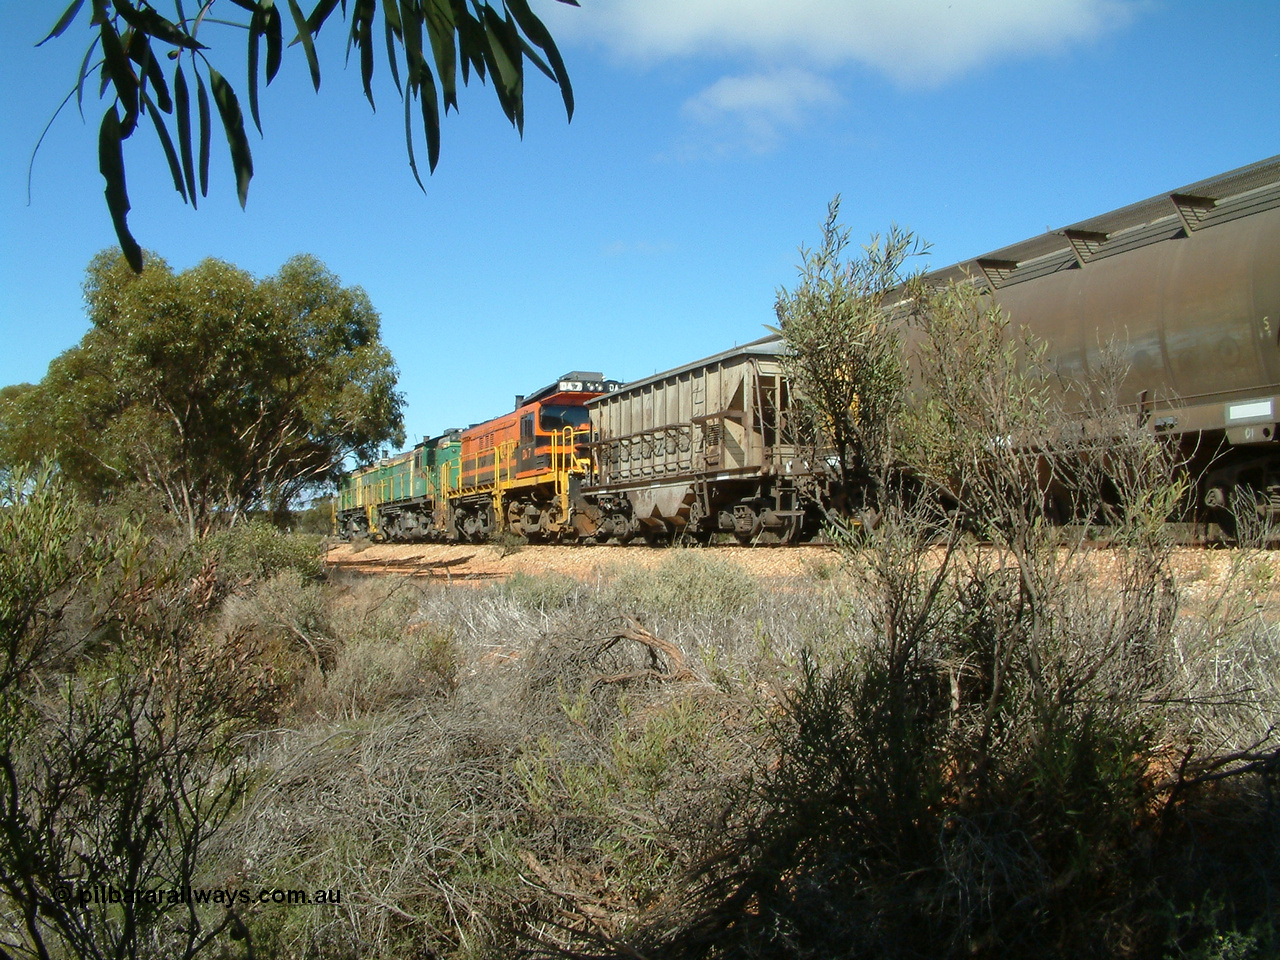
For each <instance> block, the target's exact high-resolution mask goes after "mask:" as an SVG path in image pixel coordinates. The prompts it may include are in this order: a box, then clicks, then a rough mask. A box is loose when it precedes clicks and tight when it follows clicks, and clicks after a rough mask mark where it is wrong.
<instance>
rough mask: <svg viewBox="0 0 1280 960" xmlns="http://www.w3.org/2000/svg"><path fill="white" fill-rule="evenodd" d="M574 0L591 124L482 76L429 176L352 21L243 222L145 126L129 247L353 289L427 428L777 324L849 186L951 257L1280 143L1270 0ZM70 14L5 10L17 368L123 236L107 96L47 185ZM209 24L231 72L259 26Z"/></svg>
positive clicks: (855, 208)
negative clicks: (509, 92) (105, 151)
mask: <svg viewBox="0 0 1280 960" xmlns="http://www.w3.org/2000/svg"><path fill="white" fill-rule="evenodd" d="M582 3H583V7H582V9H580V10H574V9H571V8H567V7H562V6H561V5H559V4H555V3H553V2H550V0H544V2H541V3H535V8H536V9H538V10H539V11H540V12H542V13H543V14H544V15H545V17H546V19H547V22H548V24H549V25H550V26H551V28H552V31H553V33H554V34H555V35H556V36H557V38H558V39H559V41H560V44H561V50H562V53H563V54H564V57H565V60H566V63H567V66H568V69H569V72H570V75H571V76H572V78H573V84H574V90H575V93H576V96H577V112H576V114H575V116H574V119H573V121H572V123H566V122H565V117H564V112H563V109H562V108H561V106H560V103H559V96H558V93H557V91H556V89H555V88H554V87H553V86H552V84H551V83H550V82H549V81H545V80H544V79H543V78H542V77H541V76H540V75H537V74H536V73H532V72H531V74H530V76H529V77H528V81H527V112H526V124H525V135H524V138H523V140H521V139H520V138H518V137H517V135H516V133H515V132H514V131H513V130H512V129H511V127H510V126H509V125H508V124H507V123H506V121H505V120H504V118H503V117H502V115H501V112H500V111H499V109H498V106H497V101H496V99H495V98H494V97H493V94H492V91H491V90H490V89H489V88H487V87H480V86H478V85H476V84H475V83H474V82H473V84H472V88H471V89H469V90H467V91H465V92H464V95H463V97H462V109H461V112H460V113H458V114H456V115H451V116H450V117H448V118H447V119H446V121H445V124H444V131H443V147H442V154H441V160H440V165H439V167H438V168H437V170H436V173H435V175H434V176H432V177H431V178H430V179H427V180H426V193H425V194H424V193H423V192H421V191H420V190H419V189H418V187H417V185H416V184H415V183H414V181H413V178H412V176H411V174H410V173H409V170H408V166H407V161H406V157H405V152H404V141H403V126H402V122H403V121H402V113H401V109H400V104H399V101H398V98H397V95H396V93H395V89H394V87H393V86H392V85H391V82H390V79H389V77H388V76H387V75H386V73H385V70H383V71H382V72H380V73H379V74H378V75H377V76H376V77H375V93H376V94H377V100H378V105H379V111H378V113H377V114H376V115H375V114H373V113H372V112H371V111H370V109H369V107H368V104H367V103H366V101H365V100H364V99H363V96H362V94H361V92H360V89H359V75H358V71H357V70H356V69H355V68H354V67H353V68H352V69H349V70H344V69H343V64H342V52H343V51H342V46H341V43H340V42H339V41H340V39H341V38H340V37H339V36H338V34H339V33H340V32H341V27H340V26H339V25H337V24H334V25H333V26H332V27H330V28H328V30H327V31H326V34H325V35H323V36H322V38H321V39H322V41H324V42H322V44H321V66H322V70H323V82H322V85H321V90H320V94H319V95H318V96H317V95H315V94H313V93H312V92H311V89H310V83H309V80H308V77H307V71H306V66H305V63H304V61H303V59H302V57H301V56H300V50H298V49H297V48H294V49H292V50H287V51H286V59H285V64H284V67H283V68H282V70H281V73H280V75H279V76H278V77H277V78H276V80H275V82H274V83H273V84H272V85H271V86H270V87H269V88H266V89H265V90H264V91H263V94H262V120H263V129H264V132H265V136H264V138H262V139H259V138H258V136H257V133H256V132H255V131H251V139H252V146H253V150H254V163H255V176H254V179H253V183H252V187H251V189H250V193H249V203H248V208H247V210H245V211H241V210H240V208H239V205H238V203H237V202H236V198H235V191H234V183H233V179H232V174H231V169H230V164H229V163H228V162H227V156H226V150H225V147H224V146H223V145H222V144H221V143H218V142H215V150H214V156H213V161H214V162H213V170H212V173H211V180H212V183H211V187H210V194H209V197H208V198H207V199H206V200H204V201H202V203H201V205H200V209H199V211H198V212H197V211H193V210H191V208H189V207H186V206H184V205H183V204H182V202H181V200H180V198H179V197H178V196H177V194H175V193H174V192H173V190H172V187H171V185H170V182H169V177H168V173H167V170H166V169H165V168H164V166H163V161H162V158H161V157H160V153H159V148H158V147H157V146H156V145H155V140H154V136H152V135H151V134H150V132H149V131H146V130H143V131H140V132H139V134H138V135H135V137H134V138H133V139H132V140H131V141H129V142H128V143H126V159H127V162H128V165H129V189H130V195H131V199H132V201H133V212H132V214H131V218H130V222H131V225H132V227H133V230H134V233H135V235H136V236H137V237H138V238H139V240H140V241H141V242H142V243H143V245H144V246H146V247H148V248H150V249H153V250H155V251H157V252H158V253H160V254H161V255H162V256H164V257H165V258H166V259H167V260H168V261H169V262H170V264H171V265H173V266H174V267H175V268H179V269H182V268H185V267H188V266H191V265H192V264H194V263H196V262H198V261H199V260H201V259H202V258H204V257H209V256H213V257H219V258H222V259H225V260H228V261H230V262H232V263H235V264H237V265H239V266H241V267H243V268H245V269H247V270H249V271H251V272H253V273H255V274H258V275H266V274H269V273H272V272H274V271H275V270H276V269H277V268H278V267H279V266H280V264H281V263H283V262H284V261H285V260H286V259H287V258H288V257H290V256H291V255H293V254H295V253H300V252H308V253H313V254H315V255H316V256H318V257H319V258H320V259H321V260H323V261H324V262H325V263H326V264H327V265H328V266H329V268H330V269H331V270H333V271H334V272H335V273H337V274H338V275H339V276H340V277H341V278H342V280H343V282H344V283H346V284H351V285H355V284H358V285H360V286H363V287H364V288H365V289H366V290H367V291H368V293H369V295H370V297H371V298H372V300H373V303H374V305H375V306H376V307H377V308H378V310H379V311H380V313H381V315H382V322H383V337H384V340H385V341H386V342H387V343H388V345H389V346H390V347H391V349H392V351H393V352H394V354H395V357H396V360H397V362H398V364H399V367H400V389H401V390H403V391H404V393H405V396H406V409H405V419H406V427H407V430H408V433H409V435H410V437H415V436H421V435H426V434H435V433H438V432H439V431H441V430H442V429H444V428H446V427H450V426H456V425H465V424H467V423H470V422H474V421H478V420H482V419H485V418H487V417H489V416H493V415H496V414H498V413H501V412H503V411H505V410H506V409H508V408H509V407H510V404H511V401H512V397H513V395H514V394H517V393H528V392H531V391H532V390H534V389H536V388H538V387H539V386H542V385H544V384H545V383H547V382H549V381H551V380H553V379H555V378H556V377H557V376H558V375H559V374H561V373H563V372H565V371H567V370H571V369H585V370H601V371H603V372H604V373H605V375H606V376H609V377H613V378H616V379H621V380H630V379H636V378H638V377H642V376H647V375H649V374H651V373H653V372H655V371H657V370H661V369H666V368H668V367H672V366H676V365H678V364H681V363H684V362H686V361H688V360H692V359H695V358H697V357H700V356H704V355H706V354H710V353H713V352H716V351H718V350H721V349H724V348H727V347H729V346H732V345H733V344H734V343H742V342H745V341H748V340H752V339H755V338H756V337H758V336H761V335H762V334H763V333H764V329H763V325H764V324H767V323H770V322H772V320H773V302H774V296H775V292H776V291H777V289H778V288H779V287H780V286H786V285H790V284H791V283H792V282H793V281H794V279H795V276H796V267H795V265H796V263H797V260H798V255H797V247H798V246H799V245H800V244H802V243H813V242H815V240H816V239H817V235H818V230H819V226H820V224H821V221H822V218H823V215H824V213H825V208H826V204H827V201H828V200H830V199H831V197H832V196H834V195H835V194H837V193H839V194H841V195H842V196H843V208H842V210H843V219H844V222H845V223H846V224H847V225H848V226H849V227H850V228H851V229H852V231H853V235H854V237H855V239H859V240H862V239H865V238H866V237H868V236H869V235H870V234H872V233H874V232H878V231H884V230H885V229H886V228H887V227H888V226H889V224H890V223H893V222H897V223H899V224H903V225H906V226H908V227H910V228H911V229H913V230H915V231H916V232H917V233H918V234H919V235H921V236H922V237H923V238H925V239H926V240H928V241H930V242H931V243H932V244H933V253H932V263H933V264H934V265H935V266H943V265H946V264H948V263H952V262H954V261H957V260H960V259H964V258H966V257H970V256H976V255H978V254H981V253H985V252H987V251H990V250H993V249H996V248H998V247H1001V246H1004V245H1006V244H1009V243H1013V242H1016V241H1019V240H1023V239H1026V238H1028V237H1031V236H1033V235H1035V234H1037V233H1040V232H1043V231H1044V230H1046V229H1050V228H1058V227H1061V226H1064V225H1066V224H1069V223H1073V222H1075V221H1078V220H1083V219H1085V218H1087V217H1090V216H1093V215H1096V214H1100V213H1104V212H1106V211H1108V210H1111V209H1113V208H1115V207H1118V206H1123V205H1125V204H1127V203H1131V202H1134V201H1137V200H1141V199H1145V198H1146V197H1148V196H1152V195H1154V194H1157V193H1160V192H1163V191H1167V190H1172V189H1174V188H1176V187H1180V186H1183V185H1185V184H1187V183H1191V182H1193V181H1196V180H1199V179H1202V178H1205V177H1209V176H1212V175H1214V174H1218V173H1222V172H1224V171H1226V170H1229V169H1231V168H1234V167H1238V166H1242V165H1244V164H1247V163H1251V162H1254V161H1256V160H1261V159H1263V158H1266V157H1270V156H1273V155H1275V154H1277V153H1280V3H1276V2H1275V0H1258V2H1244V0H1241V2H1227V0H1220V2H1212V3H1210V2H1199V3H1194V2H1189V0H1186V2H1175V0H970V2H964V0H951V2H947V0H582ZM223 5H225V6H227V8H228V11H231V12H234V8H233V7H232V5H231V4H230V3H224V4H219V8H221V7H222V6H223ZM63 6H64V4H63V3H62V2H61V0H59V2H55V3H48V4H43V3H42V4H31V3H24V4H15V5H14V8H13V9H12V10H8V11H6V12H7V13H8V17H7V18H6V29H5V30H4V31H3V33H2V34H0V93H2V94H3V102H4V103H5V104H6V108H7V109H6V123H5V133H4V136H3V139H2V140H0V204H2V206H0V344H3V346H0V384H7V383H15V382H21V381H34V380H38V379H39V378H40V377H41V376H42V375H43V374H44V370H45V367H46V366H47V364H48V362H49V361H50V360H51V359H52V358H53V357H54V356H56V355H57V354H58V353H59V352H61V351H62V350H65V349H67V348H68V347H70V346H72V345H73V344H75V342H76V341H77V340H78V339H79V338H80V337H81V336H82V335H83V333H84V331H85V329H86V328H87V321H86V319H85V316H84V311H83V304H82V300H81V294H80V284H81V281H82V279H83V273H84V268H85V266H86V265H87V263H88V262H89V260H90V258H91V257H92V256H93V255H94V253H96V252H97V251H98V250H100V249H102V248H104V247H107V246H110V245H111V244H112V243H113V242H114V236H113V234H112V231H111V224H110V220H109V217H108V215H107V212H106V208H105V204H104V203H103V200H102V180H101V178H100V176H99V175H98V172H97V156H96V130H97V121H98V118H99V117H100V116H101V105H100V104H99V102H98V101H97V100H96V99H95V98H94V97H93V94H92V93H88V94H87V95H86V118H87V122H83V123H82V122H81V120H80V118H79V116H78V115H77V114H76V112H75V111H74V109H71V110H68V111H66V112H64V114H63V115H62V116H61V117H60V118H59V119H58V120H57V122H56V123H55V124H54V126H53V128H52V130H51V132H50V134H49V136H48V137H47V138H46V140H45V143H44V145H43V146H42V148H41V150H40V153H39V154H38V156H37V158H36V162H35V167H34V173H33V177H32V181H31V194H32V195H31V201H30V204H28V202H27V164H28V159H29V157H30V154H31V150H32V148H33V147H34V145H35V143H36V141H37V139H38V138H39V136H40V131H41V129H42V128H43V126H44V124H45V122H46V121H47V120H48V118H49V116H50V115H51V113H52V112H53V110H54V108H55V107H56V106H57V104H58V102H59V101H60V100H61V99H62V97H63V95H64V94H65V93H66V91H67V90H68V89H70V87H71V85H72V84H73V82H74V77H75V73H76V71H77V68H78V66H79V63H80V58H81V56H82V55H83V52H84V48H85V46H86V45H87V42H88V30H87V20H86V19H82V20H81V21H80V24H79V26H78V28H73V29H72V30H71V31H69V32H68V33H67V34H65V35H64V36H63V37H62V38H60V39H59V40H57V41H54V42H51V43H50V44H47V45H45V46H44V47H41V48H39V49H36V48H35V47H34V44H35V43H36V41H38V40H39V39H40V38H41V37H43V36H44V34H45V33H46V32H47V31H48V29H49V28H50V26H51V25H52V23H53V21H54V20H55V19H56V18H57V15H58V13H59V12H60V11H61V8H62V7H63ZM161 9H164V6H163V5H162V6H161ZM82 18H83V14H82ZM335 27H336V28H337V29H335ZM207 36H208V37H209V38H211V39H212V38H214V37H215V35H214V34H212V33H210V34H208V35H207ZM216 42H217V47H215V50H218V49H221V50H225V51H226V53H224V54H221V56H223V57H225V58H226V60H227V62H228V63H230V64H234V66H233V67H229V68H228V69H227V70H225V71H224V72H225V73H227V75H228V77H229V78H230V79H231V80H232V82H233V83H234V84H236V85H237V88H242V87H243V79H242V77H243V68H242V66H240V63H242V61H241V60H239V59H238V58H239V56H240V50H239V48H240V47H241V46H242V45H243V39H242V35H237V34H234V33H230V32H228V33H225V34H223V35H219V36H217V37H216ZM419 154H420V156H421V155H423V154H425V148H423V147H422V146H421V144H420V145H419Z"/></svg>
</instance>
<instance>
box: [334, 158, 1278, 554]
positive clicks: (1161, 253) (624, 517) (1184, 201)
mask: <svg viewBox="0 0 1280 960" xmlns="http://www.w3.org/2000/svg"><path fill="white" fill-rule="evenodd" d="M927 279H929V280H931V281H933V282H936V283H946V282H951V281H955V282H967V283H974V284H977V285H979V286H981V287H982V288H983V289H985V290H986V291H988V292H989V293H990V294H991V295H992V296H993V297H994V298H995V300H996V301H997V302H998V303H999V304H1000V306H1001V307H1002V308H1003V309H1004V310H1005V311H1006V312H1007V313H1008V314H1009V316H1010V318H1011V320H1012V322H1013V323H1014V324H1015V325H1018V326H1022V327H1026V328H1028V329H1029V330H1030V331H1031V332H1032V334H1034V335H1035V336H1036V337H1037V338H1039V339H1041V340H1043V341H1045V342H1046V343H1047V344H1048V345H1049V353H1050V355H1051V357H1052V359H1053V361H1054V362H1055V363H1056V365H1057V368H1058V369H1059V370H1060V371H1061V372H1062V373H1063V374H1064V375H1066V376H1068V377H1072V378H1077V379H1088V378H1089V377H1090V376H1091V375H1092V374H1093V373H1094V372H1095V371H1097V370H1098V365H1099V363H1100V362H1101V355H1102V352H1103V350H1104V349H1106V348H1108V345H1109V344H1111V345H1119V346H1120V348H1121V349H1123V350H1125V351H1126V353H1127V359H1128V365H1129V374H1128V378H1127V380H1126V382H1125V385H1124V390H1125V391H1126V393H1127V397H1126V398H1125V399H1127V400H1128V402H1130V403H1131V404H1132V405H1133V408H1134V410H1135V413H1136V415H1138V416H1139V417H1140V418H1141V419H1142V422H1144V423H1146V424H1147V425H1148V426H1149V428H1150V429H1152V430H1153V431H1155V432H1157V433H1159V434H1161V435H1164V436H1167V437H1169V438H1170V442H1175V443H1179V444H1180V445H1181V446H1182V447H1183V449H1184V450H1185V451H1186V453H1187V459H1188V461H1189V464H1190V468H1191V471H1192V476H1193V477H1194V478H1195V479H1196V484H1197V487H1196V489H1197V504H1196V506H1197V508H1198V509H1202V510H1203V511H1204V512H1205V513H1206V515H1207V514H1210V513H1213V512H1215V511H1216V512H1217V513H1218V514H1221V513H1222V512H1223V511H1225V510H1226V509H1227V508H1228V507H1229V506H1230V505H1232V504H1236V503H1238V500H1237V499H1236V492H1237V491H1239V490H1247V491H1249V493H1250V495H1251V496H1252V497H1253V499H1254V504H1255V506H1256V509H1257V511H1258V512H1259V513H1260V514H1263V515H1268V516H1271V515H1277V516H1280V433H1278V430H1280V157H1274V158H1272V159H1270V160H1265V161H1262V162H1260V163H1256V164H1252V165H1251V166H1248V167H1243V168H1241V169H1239V170H1233V171H1231V172H1229V173H1226V174H1223V175H1221V176H1218V177H1213V178H1211V179H1208V180H1203V181H1200V182H1199V183H1195V184H1191V185H1189V186H1187V187H1183V188H1181V189H1180V190H1177V191H1174V192H1172V193H1168V194H1162V195H1160V196H1157V197H1153V198H1151V199H1149V200H1145V201H1142V202H1141V203H1137V204H1133V205H1131V206H1128V207H1124V208H1122V209H1120V210H1116V211H1113V212H1111V213H1108V214H1104V215H1102V216H1100V217H1095V218H1092V219H1090V220H1086V221H1083V222H1081V223H1077V224H1074V225H1072V226H1070V227H1066V228H1064V229H1062V230H1057V231H1053V232H1050V233H1046V234H1044V235H1042V236H1039V237H1035V238H1033V239H1031V240H1027V241H1024V242H1022V243H1019V244H1014V245H1013V246H1010V247H1006V248H1003V249H1001V250H997V251H994V252H992V253H989V254H987V255H985V256H982V257H978V258H975V259H973V260H968V261H964V262H962V263H958V264H955V265H954V266H951V267H947V268H945V269H942V270H937V271H934V272H933V273H932V274H930V275H929V276H928V277H927ZM783 350H784V345H783V344H782V342H781V341H779V340H777V339H776V338H765V339H764V340H759V341H756V342H754V343H750V344H747V345H746V346H742V347H736V348H734V349H733V350H729V351H726V352H724V353H720V354H717V355H715V356H713V357H708V358H706V359H705V360H699V361H696V362H694V363H690V364H687V365H685V366H682V367H678V368H676V369H673V370H670V371H668V372H666V373H661V374H658V375H656V376H653V377H649V378H646V379H643V380H639V381H636V382H634V383H628V384H625V385H619V384H618V383H616V382H614V381H609V380H605V379H604V378H603V376H602V375H600V374H597V373H582V372H575V373H571V374H567V375H566V376H565V377H562V378H561V379H560V380H559V381H558V382H557V383H555V384H552V385H550V386H548V387H546V388H544V389H543V390H540V391H538V393H536V394H534V395H532V396H530V397H524V398H519V399H518V401H517V404H516V409H515V410H514V411H513V412H511V413H507V414H504V415H503V416H500V417H497V418H495V419H493V420H489V421H486V422H484V423H481V424H478V425H476V426H473V427H470V428H468V429H466V430H461V431H456V430H455V431H449V432H447V433H446V434H444V435H443V436H441V437H437V438H434V439H432V440H427V441H424V442H423V443H421V444H419V445H418V446H417V447H415V448H414V449H413V450H411V451H408V452H406V453H402V454H400V455H398V456H396V457H392V458H390V459H387V460H384V461H381V462H379V463H377V464H374V465H371V466H368V467H364V468H361V469H359V470H356V471H355V472H353V473H352V474H351V476H350V477H349V478H348V479H347V481H346V482H345V483H344V484H343V485H342V487H341V489H340V491H339V497H338V502H337V505H336V513H335V522H336V525H337V529H338V531H339V533H341V534H342V535H344V536H347V537H351V536H376V537H380V538H384V539H388V540H409V539H436V538H438V539H448V540H482V539H485V538H487V537H490V536H492V535H494V534H496V533H500V532H504V531H506V532H510V533H514V534H519V535H522V536H526V537H531V538H538V539H547V540H572V541H579V542H601V541H605V540H618V541H627V540H630V539H632V538H634V537H637V536H639V537H643V538H645V539H646V540H650V541H656V540H664V539H667V538H669V537H672V536H674V535H683V536H687V537H692V538H694V539H706V538H709V537H711V536H712V535H714V534H716V533H717V532H721V533H726V534H732V535H734V536H736V537H737V538H738V539H739V540H741V541H743V542H751V543H760V542H775V543H776V542H794V541H796V540H801V539H804V538H807V537H809V536H812V535H813V534H814V533H816V532H817V530H818V529H819V527H820V519H821V516H822V514H823V510H824V509H825V507H826V506H827V505H828V504H829V503H830V501H831V499H832V498H833V497H834V496H835V495H836V493H837V490H836V480H835V474H834V471H833V470H832V468H831V466H830V465H829V464H828V463H827V461H826V459H825V458H823V457H821V456H816V455H815V454H814V452H813V448H812V446H811V445H805V444H801V443H800V442H799V440H798V437H797V435H796V431H795V429H794V427H795V426H796V421H795V417H794V413H795V411H794V409H793V402H792V397H791V392H790V387H789V384H788V382H787V379H786V377H785V376H784V375H783V371H782V365H781V360H780V358H781V355H782V352H783Z"/></svg>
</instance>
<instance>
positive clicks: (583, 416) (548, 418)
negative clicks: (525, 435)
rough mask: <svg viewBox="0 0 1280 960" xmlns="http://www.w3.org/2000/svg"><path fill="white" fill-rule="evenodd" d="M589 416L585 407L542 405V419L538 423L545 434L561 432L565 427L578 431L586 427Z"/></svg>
mask: <svg viewBox="0 0 1280 960" xmlns="http://www.w3.org/2000/svg"><path fill="white" fill-rule="evenodd" d="M588 422H589V415H588V413H587V408H586V407H558V406H547V405H544V406H543V408H542V417H541V419H540V421H539V423H540V426H541V429H543V430H545V431H547V432H549V433H550V432H553V431H558V430H563V429H564V428H565V427H573V428H574V429H575V430H580V429H582V428H583V427H585V426H587V424H588Z"/></svg>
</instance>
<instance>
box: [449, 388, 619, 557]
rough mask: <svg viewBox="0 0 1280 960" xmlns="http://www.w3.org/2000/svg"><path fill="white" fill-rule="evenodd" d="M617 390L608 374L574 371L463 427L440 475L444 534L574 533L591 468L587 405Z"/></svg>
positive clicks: (474, 537)
mask: <svg viewBox="0 0 1280 960" xmlns="http://www.w3.org/2000/svg"><path fill="white" fill-rule="evenodd" d="M617 388H618V384H617V382H616V381H613V380H605V379H604V376H603V374H600V373H586V372H582V371H574V372H573V373H568V374H565V375H564V376H563V377H561V378H560V380H558V381H557V382H556V383H553V384H551V385H549V386H546V387H543V388H542V389H541V390H539V391H538V392H537V393H535V394H532V395H531V396H528V397H517V398H516V409H515V410H514V411H513V412H511V413H508V414H504V415H503V416H500V417H496V418H494V419H493V420H487V421H485V422H484V423H480V424H476V425H475V426H472V427H469V428H467V429H466V430H464V431H463V432H462V449H461V456H460V457H459V459H458V460H457V461H456V464H455V465H453V466H452V468H451V469H450V470H447V471H446V472H445V475H444V476H443V477H442V488H443V492H444V497H443V498H442V499H443V501H444V502H445V503H447V504H448V511H449V513H448V516H447V517H443V518H441V519H442V520H443V523H444V527H445V530H446V535H447V536H449V537H450V538H456V539H460V540H472V541H479V540H484V539H486V538H488V537H490V536H492V535H493V534H495V533H497V532H499V531H509V532H511V533H513V534H517V535H519V536H525V537H535V538H538V539H559V538H560V537H561V536H564V535H569V536H576V535H577V534H578V533H579V532H582V531H577V530H575V529H573V524H574V518H575V515H576V512H575V511H574V510H573V508H572V504H573V502H574V501H575V500H577V499H579V497H578V488H579V486H580V484H581V482H582V478H583V477H584V476H586V475H587V474H588V473H589V472H590V469H591V461H590V454H589V452H588V442H589V440H590V431H591V426H590V418H589V416H588V414H587V410H586V407H585V406H584V404H586V402H587V401H588V400H590V399H592V398H594V397H598V396H601V395H602V394H605V393H609V392H612V391H614V390H616V389H617Z"/></svg>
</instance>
